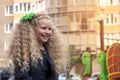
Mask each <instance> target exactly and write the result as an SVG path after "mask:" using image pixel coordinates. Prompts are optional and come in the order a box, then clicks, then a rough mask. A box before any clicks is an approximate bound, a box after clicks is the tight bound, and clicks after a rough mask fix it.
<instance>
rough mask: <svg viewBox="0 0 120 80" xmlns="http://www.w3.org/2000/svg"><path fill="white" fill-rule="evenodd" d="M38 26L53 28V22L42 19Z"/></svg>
mask: <svg viewBox="0 0 120 80" xmlns="http://www.w3.org/2000/svg"><path fill="white" fill-rule="evenodd" d="M38 25H40V26H43V25H45V26H49V27H51V26H52V21H51V20H49V19H41V20H39V21H38Z"/></svg>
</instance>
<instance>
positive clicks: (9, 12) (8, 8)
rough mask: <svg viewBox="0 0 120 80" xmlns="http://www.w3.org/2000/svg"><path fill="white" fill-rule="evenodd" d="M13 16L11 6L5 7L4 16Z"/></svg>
mask: <svg viewBox="0 0 120 80" xmlns="http://www.w3.org/2000/svg"><path fill="white" fill-rule="evenodd" d="M12 14H13V6H6V7H5V15H6V16H10V15H12Z"/></svg>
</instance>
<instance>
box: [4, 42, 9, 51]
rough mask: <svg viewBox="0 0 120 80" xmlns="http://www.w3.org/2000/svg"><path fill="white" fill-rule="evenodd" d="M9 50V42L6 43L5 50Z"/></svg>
mask: <svg viewBox="0 0 120 80" xmlns="http://www.w3.org/2000/svg"><path fill="white" fill-rule="evenodd" d="M8 49H9V41H8V40H6V41H4V50H5V51H7V50H8Z"/></svg>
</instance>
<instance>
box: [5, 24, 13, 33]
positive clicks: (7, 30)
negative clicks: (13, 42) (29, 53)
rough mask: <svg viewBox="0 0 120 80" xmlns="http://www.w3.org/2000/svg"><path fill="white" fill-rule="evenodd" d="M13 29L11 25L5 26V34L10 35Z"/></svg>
mask: <svg viewBox="0 0 120 80" xmlns="http://www.w3.org/2000/svg"><path fill="white" fill-rule="evenodd" d="M12 28H13V23H9V24H5V33H10V32H11V30H12Z"/></svg>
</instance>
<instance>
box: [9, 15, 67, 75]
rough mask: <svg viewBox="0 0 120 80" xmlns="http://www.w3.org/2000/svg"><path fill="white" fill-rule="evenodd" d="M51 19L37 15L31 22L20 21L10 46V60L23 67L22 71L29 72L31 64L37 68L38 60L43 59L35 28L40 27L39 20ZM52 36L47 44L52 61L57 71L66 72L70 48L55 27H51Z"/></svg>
mask: <svg viewBox="0 0 120 80" xmlns="http://www.w3.org/2000/svg"><path fill="white" fill-rule="evenodd" d="M45 18H46V19H50V20H51V18H50V17H49V16H48V15H46V14H35V15H34V16H33V18H32V19H31V20H27V21H20V22H19V23H18V24H17V25H16V27H15V29H14V31H13V39H12V41H11V45H10V51H9V54H10V58H11V59H12V61H13V63H15V62H17V63H18V65H19V66H20V67H21V70H20V71H26V70H29V69H30V67H29V62H30V59H31V64H32V65H34V66H37V64H38V59H42V56H41V54H40V49H39V47H38V44H39V42H38V40H37V37H36V34H35V32H34V28H33V27H36V26H37V25H38V20H41V19H45ZM51 28H52V35H51V38H50V39H49V40H48V42H47V43H46V44H45V46H46V48H47V50H48V52H49V54H50V57H51V59H52V60H53V62H54V64H55V69H56V71H57V72H58V73H62V71H66V68H67V64H68V61H69V55H68V51H67V50H68V48H67V46H66V43H64V41H63V37H62V35H61V34H60V32H59V31H58V29H57V28H56V27H55V26H53V25H52V26H51Z"/></svg>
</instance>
